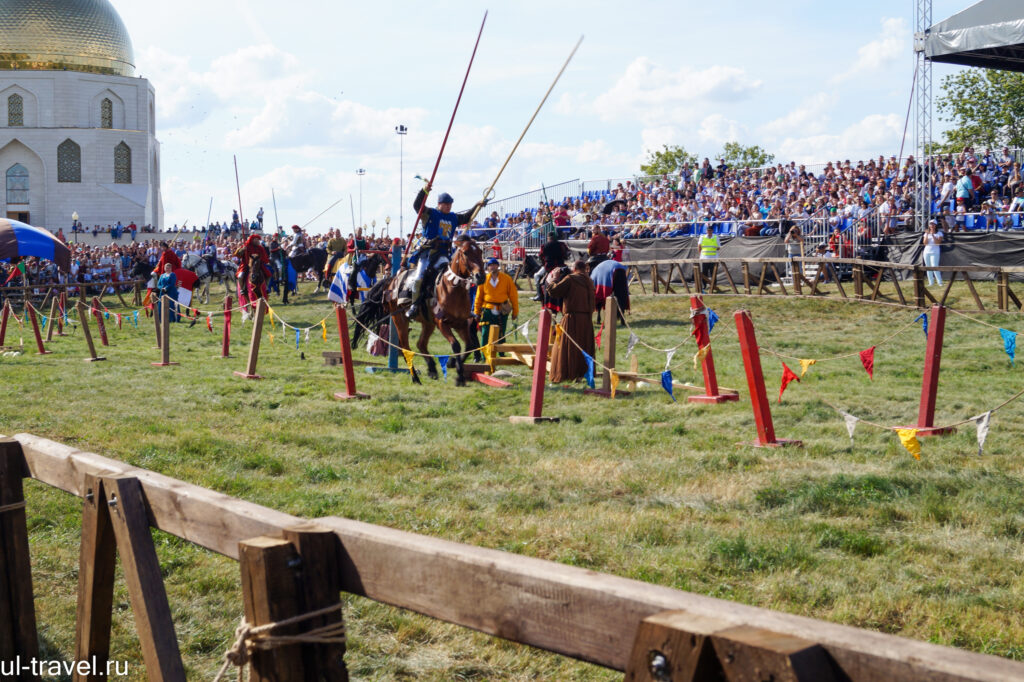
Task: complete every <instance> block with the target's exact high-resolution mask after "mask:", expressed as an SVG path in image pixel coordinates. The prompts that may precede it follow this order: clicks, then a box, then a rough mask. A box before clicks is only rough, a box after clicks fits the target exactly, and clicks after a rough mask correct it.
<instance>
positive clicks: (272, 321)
mask: <svg viewBox="0 0 1024 682" xmlns="http://www.w3.org/2000/svg"><path fill="white" fill-rule="evenodd" d="M267 313H268V314H269V315H270V326H271V327H273V326H274V309H273V308H271V307H270V306H267Z"/></svg>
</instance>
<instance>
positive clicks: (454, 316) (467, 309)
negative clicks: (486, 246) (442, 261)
mask: <svg viewBox="0 0 1024 682" xmlns="http://www.w3.org/2000/svg"><path fill="white" fill-rule="evenodd" d="M403 279H404V277H389V278H388V279H385V280H382V281H381V282H378V283H377V284H376V285H375V286H374V287H373V288H372V289H371V290H370V291H369V293H368V294H367V296H366V301H365V302H364V303H363V305H362V307H361V308H360V310H359V314H358V315H357V317H356V319H357V320H358V321H359V323H360V324H357V325H356V328H355V332H354V333H353V336H352V343H353V345H356V344H358V343H359V336H360V334H361V332H362V328H363V327H362V326H360V325H363V326H366V327H368V328H371V329H376V323H378V322H380V321H383V319H386V318H387V316H389V315H390V317H391V319H392V320H393V321H394V323H395V328H396V329H397V331H398V343H399V345H400V346H401V347H402V348H404V349H406V350H409V349H410V346H409V324H410V322H411V320H409V319H407V318H406V317H405V311H406V310H407V309H408V308H409V305H410V304H408V303H404V304H399V303H398V299H399V298H400V297H401V291H400V289H401V287H402V284H403V282H402V280H403ZM483 281H484V261H483V256H482V254H481V252H480V247H479V246H478V245H477V243H476V242H475V241H473V240H472V239H469V240H466V241H463V242H460V243H459V245H458V246H457V247H456V249H455V253H454V254H453V255H452V259H451V263H449V264H448V266H447V267H445V269H444V271H443V272H441V273H440V274H438V275H437V280H436V285H435V287H434V300H433V301H429V302H428V305H424V306H423V307H422V308H421V309H420V312H419V314H418V315H417V316H416V318H415V319H416V320H418V321H419V323H420V325H421V328H420V338H419V341H417V343H416V349H417V350H418V351H419V352H420V353H422V354H423V355H425V356H426V361H427V376H429V377H430V378H431V379H437V377H438V374H437V367H436V364H435V363H434V358H433V357H431V356H430V354H429V350H428V344H429V342H430V335H431V334H433V333H434V328H435V327H437V328H438V329H439V330H440V331H441V335H442V336H444V338H445V339H447V340H448V343H449V344H451V348H452V354H453V355H454V356H455V357H454V358H452V359H454V360H455V366H456V368H457V372H456V375H455V385H456V386H465V385H466V376H465V373H464V366H465V356H464V355H463V354H462V345H461V344H460V343H459V341H458V339H456V338H455V334H456V333H457V334H458V335H459V336H461V337H462V340H463V342H464V343H465V344H466V352H467V353H470V352H472V351H474V350H476V349H477V347H478V346H477V339H476V334H475V333H473V331H472V329H471V327H470V320H471V318H472V314H473V302H472V301H471V300H470V298H469V290H470V288H471V287H472V286H473V284H474V283H475V284H483ZM412 380H413V382H414V383H417V384H418V383H420V378H419V373H418V372H417V371H416V369H415V368H414V369H413V371H412Z"/></svg>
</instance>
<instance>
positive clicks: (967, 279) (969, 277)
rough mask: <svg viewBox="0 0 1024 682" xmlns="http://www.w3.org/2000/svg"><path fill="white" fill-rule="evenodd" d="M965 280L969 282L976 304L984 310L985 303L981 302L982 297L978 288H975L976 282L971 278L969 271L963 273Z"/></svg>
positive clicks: (968, 286)
mask: <svg viewBox="0 0 1024 682" xmlns="http://www.w3.org/2000/svg"><path fill="white" fill-rule="evenodd" d="M963 276H964V281H965V282H967V288H968V289H969V290H970V291H971V296H973V297H974V304H975V305H976V306H978V310H981V311H984V310H985V304H984V303H982V302H981V297H980V296H978V290H977V289H975V288H974V282H973V281H972V280H971V275H970V273H968V272H965V273H963Z"/></svg>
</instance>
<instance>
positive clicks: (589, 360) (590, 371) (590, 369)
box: [580, 350, 594, 388]
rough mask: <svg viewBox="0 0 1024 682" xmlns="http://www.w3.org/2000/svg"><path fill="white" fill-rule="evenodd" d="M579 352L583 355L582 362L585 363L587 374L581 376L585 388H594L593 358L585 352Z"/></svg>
mask: <svg viewBox="0 0 1024 682" xmlns="http://www.w3.org/2000/svg"><path fill="white" fill-rule="evenodd" d="M580 352H581V353H583V360H584V361H585V362H586V363H587V373H586V374H584V375H583V378H584V379H585V380H586V382H587V386H589V387H590V388H594V358H593V357H591V356H590V354H589V353H587V351H585V350H583V351H580Z"/></svg>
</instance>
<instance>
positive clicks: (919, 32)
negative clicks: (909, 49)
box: [914, 0, 933, 231]
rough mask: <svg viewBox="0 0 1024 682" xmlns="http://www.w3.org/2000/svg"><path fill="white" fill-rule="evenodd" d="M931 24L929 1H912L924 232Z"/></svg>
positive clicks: (928, 199)
mask: <svg viewBox="0 0 1024 682" xmlns="http://www.w3.org/2000/svg"><path fill="white" fill-rule="evenodd" d="M931 26H932V0H914V57H915V59H916V60H917V68H916V71H915V73H916V74H917V84H916V85H917V87H916V89H915V93H916V95H915V98H916V100H917V102H916V104H917V106H916V109H917V116H916V118H915V121H914V144H915V148H916V149H917V158H916V162H917V168H916V169H915V176H916V180H917V202H916V203H917V211H916V214H917V225H916V228H917V229H918V230H919V231H924V230H925V228H926V227H927V226H928V220H929V219H930V218H931V213H932V173H931V160H930V159H929V154H930V153H931V146H932V113H933V103H932V63H931V61H930V60H929V59H928V58H927V57H926V56H925V39H926V37H927V35H928V31H929V29H930V28H931Z"/></svg>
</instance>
